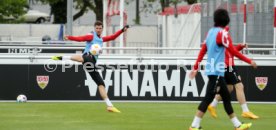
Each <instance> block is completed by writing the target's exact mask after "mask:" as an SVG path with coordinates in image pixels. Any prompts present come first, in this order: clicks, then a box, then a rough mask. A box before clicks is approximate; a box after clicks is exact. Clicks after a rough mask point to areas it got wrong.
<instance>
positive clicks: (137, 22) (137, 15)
mask: <svg viewBox="0 0 276 130" xmlns="http://www.w3.org/2000/svg"><path fill="white" fill-rule="evenodd" d="M139 3H140V2H139V0H136V18H135V20H134V22H135V24H141V23H140V22H141V21H140V10H139Z"/></svg>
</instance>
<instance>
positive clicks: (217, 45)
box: [189, 9, 257, 130]
mask: <svg viewBox="0 0 276 130" xmlns="http://www.w3.org/2000/svg"><path fill="white" fill-rule="evenodd" d="M229 22H230V17H229V15H228V12H227V11H226V10H225V9H217V10H216V11H215V12H214V27H212V28H211V29H210V30H209V32H208V34H207V37H206V40H205V41H206V49H207V62H206V66H205V72H206V75H207V76H208V78H209V81H208V85H207V90H206V95H205V97H204V99H203V100H202V101H201V103H200V104H199V106H198V111H197V112H196V114H195V117H194V120H193V122H192V124H191V127H190V128H189V130H202V128H201V126H200V122H201V120H202V118H203V116H204V114H205V112H206V111H207V107H208V105H209V104H210V103H211V102H212V100H213V99H214V97H215V95H216V93H217V89H218V86H219V91H218V93H219V94H220V95H221V97H222V100H223V105H224V109H225V111H226V113H227V114H228V116H229V118H230V120H231V121H232V123H233V125H234V127H235V130H247V129H248V128H250V127H251V125H252V124H251V123H241V122H240V121H239V120H238V118H237V117H236V115H235V113H234V110H233V107H232V104H231V96H230V93H229V92H228V89H227V86H226V82H225V78H224V73H225V69H224V68H225V63H224V62H225V49H227V50H228V51H229V52H230V53H231V54H233V55H234V56H236V57H238V58H239V59H241V60H243V61H245V62H247V63H248V64H251V65H252V66H253V67H254V68H257V65H256V63H255V62H254V61H252V60H250V59H248V58H247V57H245V56H243V55H242V54H241V53H240V52H239V51H237V50H236V49H235V48H234V47H233V44H232V39H231V37H230V35H229V32H228V28H226V26H227V25H228V24H229ZM191 73H192V74H191V77H190V78H193V77H194V75H196V73H197V71H192V72H191Z"/></svg>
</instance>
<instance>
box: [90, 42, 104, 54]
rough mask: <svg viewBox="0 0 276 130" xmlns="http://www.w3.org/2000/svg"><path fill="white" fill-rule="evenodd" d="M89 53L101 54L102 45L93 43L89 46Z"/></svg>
mask: <svg viewBox="0 0 276 130" xmlns="http://www.w3.org/2000/svg"><path fill="white" fill-rule="evenodd" d="M90 53H91V54H92V55H100V54H102V47H101V46H100V45H99V44H93V45H92V46H91V48H90Z"/></svg>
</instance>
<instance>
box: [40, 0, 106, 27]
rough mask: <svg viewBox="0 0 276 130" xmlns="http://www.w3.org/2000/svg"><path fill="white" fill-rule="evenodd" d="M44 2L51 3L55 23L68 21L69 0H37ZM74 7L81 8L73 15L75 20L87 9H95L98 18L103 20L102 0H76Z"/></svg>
mask: <svg viewBox="0 0 276 130" xmlns="http://www.w3.org/2000/svg"><path fill="white" fill-rule="evenodd" d="M36 1H41V2H42V3H44V4H49V5H50V7H51V14H52V15H54V23H66V22H67V21H66V20H67V19H66V16H67V0H36ZM74 8H75V9H77V10H79V11H78V12H77V13H76V14H74V16H73V20H76V19H78V18H79V17H81V16H82V15H84V14H85V13H86V12H87V11H93V12H94V13H95V15H96V20H100V21H102V20H103V3H102V0H74Z"/></svg>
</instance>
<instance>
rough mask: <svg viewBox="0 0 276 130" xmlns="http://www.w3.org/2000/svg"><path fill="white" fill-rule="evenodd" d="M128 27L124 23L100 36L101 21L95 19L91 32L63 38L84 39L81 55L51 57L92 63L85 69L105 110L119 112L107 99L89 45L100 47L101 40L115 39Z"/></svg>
mask: <svg viewBox="0 0 276 130" xmlns="http://www.w3.org/2000/svg"><path fill="white" fill-rule="evenodd" d="M128 28H129V26H128V25H126V26H124V27H123V28H122V29H120V30H119V31H117V32H116V33H115V34H113V35H110V36H104V37H102V36H101V34H102V32H103V23H102V22H101V21H96V22H95V24H94V29H95V31H94V32H93V33H88V34H87V35H85V36H65V38H64V39H65V40H72V41H78V42H82V41H86V47H85V49H84V52H83V54H82V55H73V56H53V57H52V59H53V60H72V61H77V62H81V63H82V64H86V63H91V64H93V66H92V67H93V68H92V67H91V66H89V67H87V68H86V69H87V70H88V72H89V74H90V76H91V77H92V79H93V80H94V81H95V82H96V84H97V85H98V87H99V92H100V95H101V97H102V99H103V100H104V101H105V103H106V105H107V111H109V112H115V113H120V111H119V110H118V109H117V108H116V107H114V106H113V104H112V103H111V101H110V100H109V98H108V96H107V92H106V90H105V84H104V81H103V78H102V77H101V76H100V74H99V72H98V71H97V69H96V63H97V59H98V56H97V55H92V54H91V53H90V47H91V45H93V44H99V45H100V46H101V47H102V46H103V42H108V41H111V40H114V39H116V38H117V37H118V36H119V35H120V34H122V33H123V32H126V31H127V29H128Z"/></svg>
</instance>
